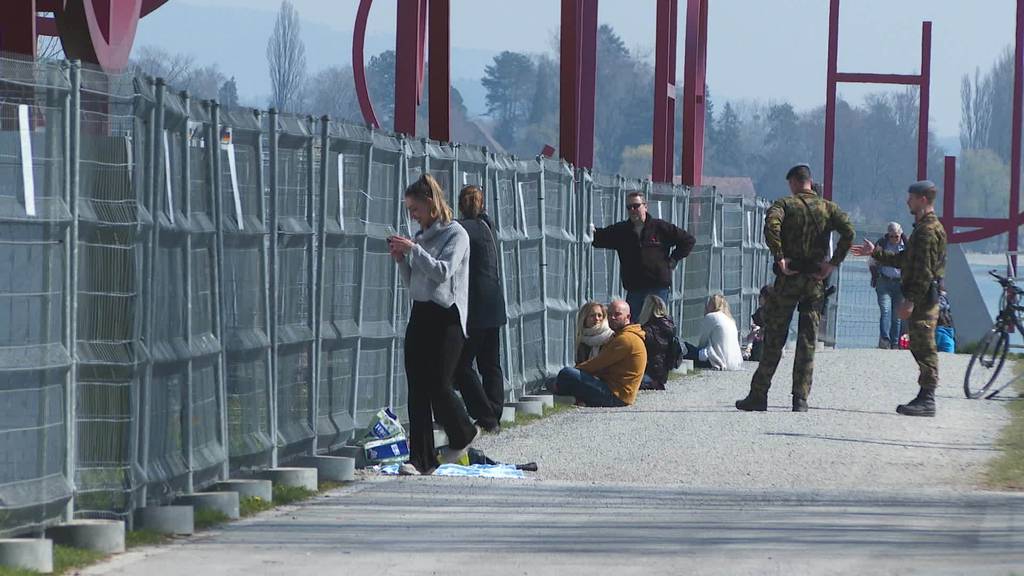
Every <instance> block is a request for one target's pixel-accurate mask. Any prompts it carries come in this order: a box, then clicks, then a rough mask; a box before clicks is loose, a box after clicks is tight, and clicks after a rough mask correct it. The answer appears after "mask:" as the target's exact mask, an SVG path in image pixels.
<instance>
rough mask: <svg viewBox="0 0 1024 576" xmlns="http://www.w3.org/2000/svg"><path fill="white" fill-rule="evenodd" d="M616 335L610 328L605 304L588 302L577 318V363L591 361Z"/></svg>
mask: <svg viewBox="0 0 1024 576" xmlns="http://www.w3.org/2000/svg"><path fill="white" fill-rule="evenodd" d="M614 335H615V333H614V332H612V329H611V328H610V327H609V326H608V315H607V313H606V312H605V308H604V304H601V303H599V302H587V303H586V304H584V305H583V307H582V308H580V312H579V314H578V315H577V316H576V356H575V358H576V363H577V364H581V363H583V362H586V361H587V360H590V359H591V358H593V357H594V356H597V353H598V352H600V351H601V346H603V345H604V344H605V342H608V341H609V340H611V339H612V336H614Z"/></svg>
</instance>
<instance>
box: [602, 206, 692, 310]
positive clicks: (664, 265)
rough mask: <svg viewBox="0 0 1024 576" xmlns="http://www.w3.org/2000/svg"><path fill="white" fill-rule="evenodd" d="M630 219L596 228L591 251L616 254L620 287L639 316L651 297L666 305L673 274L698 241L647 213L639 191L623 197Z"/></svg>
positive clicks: (685, 232) (631, 307) (630, 307)
mask: <svg viewBox="0 0 1024 576" xmlns="http://www.w3.org/2000/svg"><path fill="white" fill-rule="evenodd" d="M626 211H627V212H629V219H628V220H623V221H622V222H618V223H615V224H612V225H611V226H608V227H606V228H596V229H594V230H593V232H594V242H593V244H594V248H609V249H611V250H615V251H616V252H617V253H618V255H619V266H620V267H621V279H622V287H623V288H625V289H626V302H627V303H628V304H629V309H630V310H632V311H633V312H634V313H635V314H637V315H639V311H640V310H643V307H644V299H645V298H647V297H648V296H650V295H651V294H653V295H655V296H657V297H658V298H661V299H662V301H664V302H665V303H668V302H669V301H670V300H669V289H670V288H671V287H672V271H673V270H674V269H675V267H676V264H677V263H679V261H680V260H682V259H683V258H686V257H687V256H689V255H690V251H691V250H693V245H694V244H696V243H697V239H696V238H694V237H693V235H692V234H690V233H689V232H687V231H686V230H683V229H681V228H679V227H678V226H676V225H674V224H672V223H670V222H666V221H664V220H661V219H659V218H655V217H653V216H651V215H650V214H648V213H647V199H646V198H645V197H644V195H643V193H642V192H630V193H629V195H627V196H626Z"/></svg>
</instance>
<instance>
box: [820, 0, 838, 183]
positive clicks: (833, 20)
mask: <svg viewBox="0 0 1024 576" xmlns="http://www.w3.org/2000/svg"><path fill="white" fill-rule="evenodd" d="M838 68H839V0H832V2H831V4H829V9H828V72H827V78H826V84H825V162H824V164H825V166H824V170H823V174H822V182H821V183H822V191H821V194H822V196H824V197H825V198H826V199H827V200H831V199H832V173H833V170H834V168H835V164H834V163H835V154H836V84H837V83H838V82H839V73H838Z"/></svg>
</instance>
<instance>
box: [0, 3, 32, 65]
mask: <svg viewBox="0 0 1024 576" xmlns="http://www.w3.org/2000/svg"><path fill="white" fill-rule="evenodd" d="M6 4H8V5H7V6H5V7H4V12H5V14H4V16H3V17H2V18H0V51H3V52H14V53H16V54H22V55H24V56H29V57H31V58H35V57H36V2H35V0H14V1H13V2H12V1H11V0H8V1H7V2H6Z"/></svg>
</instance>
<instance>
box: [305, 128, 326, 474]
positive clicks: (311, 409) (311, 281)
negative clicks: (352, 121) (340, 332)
mask: <svg viewBox="0 0 1024 576" xmlns="http://www.w3.org/2000/svg"><path fill="white" fill-rule="evenodd" d="M306 125H307V126H308V129H309V138H308V139H307V140H306V195H307V199H306V222H307V223H308V224H309V228H310V230H311V232H312V234H311V236H310V237H309V240H308V241H307V245H306V246H307V249H308V250H309V254H307V255H306V256H305V257H304V258H305V260H306V263H307V264H308V265H307V267H306V297H307V298H309V320H308V322H309V327H310V329H311V331H312V333H313V342H312V345H311V346H310V351H309V356H310V359H309V363H310V367H309V378H310V383H309V398H308V399H307V406H308V407H307V411H308V414H309V428H310V431H311V432H312V433H313V436H312V438H311V439H310V446H309V455H310V456H316V449H317V443H318V442H319V440H318V437H319V432H318V430H319V417H318V409H319V404H320V402H319V396H318V394H319V389H320V385H319V382H318V381H317V373H318V370H317V363H318V362H319V361H320V347H319V346H318V344H317V339H316V333H317V329H316V325H317V324H319V322H318V321H317V316H316V313H317V300H316V294H317V289H316V281H317V262H316V249H317V229H316V220H315V216H316V212H317V211H316V210H315V209H314V206H313V203H314V201H315V200H316V197H317V194H316V190H317V186H318V181H317V178H316V171H315V170H314V168H313V159H314V158H313V155H314V154H315V153H316V146H315V142H316V127H317V120H316V119H315V118H313V117H312V116H307V117H306ZM324 161H325V160H324V158H323V157H321V159H320V162H321V163H323V162H324Z"/></svg>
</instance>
